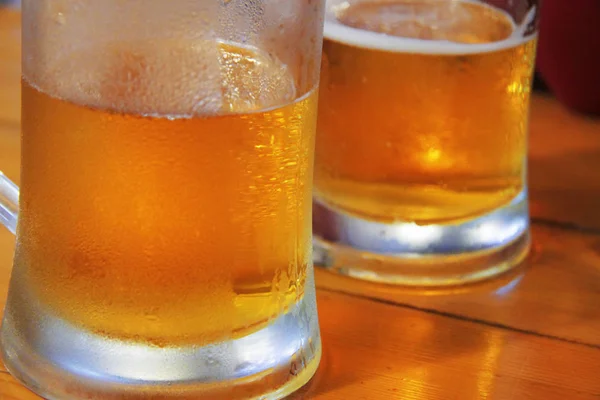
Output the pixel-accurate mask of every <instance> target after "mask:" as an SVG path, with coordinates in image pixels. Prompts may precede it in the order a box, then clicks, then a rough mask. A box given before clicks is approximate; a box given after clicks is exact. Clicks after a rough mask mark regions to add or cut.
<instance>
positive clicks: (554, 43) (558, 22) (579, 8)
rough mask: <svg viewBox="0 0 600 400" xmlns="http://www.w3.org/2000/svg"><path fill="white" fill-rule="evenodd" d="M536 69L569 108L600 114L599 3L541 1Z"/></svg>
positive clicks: (560, 0) (563, 0)
mask: <svg viewBox="0 0 600 400" xmlns="http://www.w3.org/2000/svg"><path fill="white" fill-rule="evenodd" d="M537 69H538V72H539V73H540V75H541V77H542V78H543V79H544V82H545V83H546V85H547V86H548V88H549V89H550V90H551V91H552V92H553V93H554V95H555V96H556V98H557V99H558V100H559V101H561V102H562V103H564V104H565V105H567V106H568V107H570V108H572V109H574V110H577V111H580V112H584V113H592V114H600V0H571V1H567V0H544V1H542V6H541V16H540V33H539V43H538V55H537Z"/></svg>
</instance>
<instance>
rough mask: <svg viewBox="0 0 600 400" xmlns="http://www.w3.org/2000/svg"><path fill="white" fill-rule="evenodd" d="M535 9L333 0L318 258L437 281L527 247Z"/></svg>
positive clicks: (367, 275) (389, 275) (509, 4)
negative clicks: (530, 108) (529, 109)
mask: <svg viewBox="0 0 600 400" xmlns="http://www.w3.org/2000/svg"><path fill="white" fill-rule="evenodd" d="M536 13H537V5H536V4H535V2H531V1H528V0H522V1H502V0H495V1H491V0H490V1H487V2H476V1H462V0H387V1H381V0H350V1H340V0H329V1H328V2H327V11H326V20H325V43H324V53H323V54H324V60H323V70H322V77H321V90H320V107H319V122H318V133H317V153H316V166H315V200H316V209H315V214H314V215H315V216H314V230H315V236H316V254H317V258H316V260H317V262H319V263H321V264H323V265H325V266H326V267H329V268H332V269H335V270H337V271H340V272H342V273H345V274H349V275H352V276H355V277H359V278H363V279H369V280H375V281H383V282H390V283H400V284H408V285H426V286H431V285H449V284H457V283H464V282H468V281H474V280H478V279H483V278H486V277H490V276H494V275H496V274H498V273H501V272H503V271H506V270H507V269H509V268H511V267H513V266H514V265H516V264H517V263H518V262H519V261H520V260H522V259H523V257H524V256H525V255H526V253H527V251H528V248H529V221H528V210H527V185H526V180H525V177H526V149H527V129H528V108H529V92H530V86H531V77H532V67H533V64H534V54H535V44H536V40H535V37H536V31H535V29H536V28H535V23H536Z"/></svg>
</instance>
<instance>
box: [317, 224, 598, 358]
mask: <svg viewBox="0 0 600 400" xmlns="http://www.w3.org/2000/svg"><path fill="white" fill-rule="evenodd" d="M533 237H534V250H533V253H532V255H531V256H530V257H529V258H528V259H527V260H526V262H525V263H524V265H523V267H522V268H520V269H519V270H517V271H516V272H515V273H513V274H509V275H507V276H504V277H501V278H500V279H496V280H491V281H487V282H484V283H481V284H475V285H468V286H464V287H456V288H451V289H445V290H420V289H406V288H401V287H395V286H391V285H379V284H371V283H364V282H360V281H357V280H354V279H350V278H346V277H343V276H338V275H334V274H331V273H329V272H326V271H322V270H320V271H319V272H318V273H317V276H316V279H317V286H318V287H320V288H324V289H329V290H335V291H340V292H345V293H356V294H360V295H361V296H365V297H372V298H377V299H384V300H387V301H391V302H394V303H397V304H403V305H407V306H410V307H415V308H419V309H426V310H435V311H437V312H441V313H449V314H453V315H458V316H461V317H467V318H471V319H474V320H478V321H482V322H484V323H489V324H501V325H506V326H509V327H511V328H514V329H519V330H524V331H531V332H536V333H538V334H541V335H547V336H550V337H556V338H559V339H561V340H566V341H573V342H581V343H587V344H591V345H597V346H599V347H600V308H599V307H598V305H600V254H599V249H600V236H597V235H590V234H584V233H577V232H570V231H566V230H562V229H557V228H550V227H545V226H541V225H536V226H534V229H533Z"/></svg>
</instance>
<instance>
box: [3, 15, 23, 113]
mask: <svg viewBox="0 0 600 400" xmlns="http://www.w3.org/2000/svg"><path fill="white" fill-rule="evenodd" d="M20 61H21V14H20V13H19V12H17V11H15V10H13V9H7V8H1V7H0V88H1V89H0V124H2V123H3V122H10V123H12V124H17V123H18V122H19V121H20V111H19V110H20V108H21V92H20V79H21V64H20Z"/></svg>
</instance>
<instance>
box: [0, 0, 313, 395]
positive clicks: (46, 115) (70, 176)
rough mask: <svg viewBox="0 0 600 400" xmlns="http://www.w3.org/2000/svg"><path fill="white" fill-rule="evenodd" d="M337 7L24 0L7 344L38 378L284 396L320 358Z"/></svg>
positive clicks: (7, 219)
mask: <svg viewBox="0 0 600 400" xmlns="http://www.w3.org/2000/svg"><path fill="white" fill-rule="evenodd" d="M323 13H324V1H321V0H317V1H306V0H227V1H226V0H211V1H198V0H195V1H185V0H182V1H176V2H172V1H165V0H144V1H142V0H130V1H120V0H106V1H93V0H85V1H76V2H75V1H66V0H25V1H24V2H23V65H22V67H23V76H22V165H21V171H22V173H21V191H20V194H19V191H18V189H17V187H16V186H14V185H13V184H12V183H10V181H8V179H7V178H6V177H4V176H3V175H2V176H0V178H1V179H0V201H1V203H2V204H1V206H0V221H2V223H3V224H4V225H5V226H6V227H7V228H8V229H9V230H11V231H12V232H16V235H17V246H16V254H15V259H14V268H13V272H12V277H11V282H10V289H9V295H8V301H7V305H6V310H5V314H4V321H3V325H2V331H1V348H2V353H3V358H4V362H5V364H6V366H7V367H8V369H9V370H10V371H11V372H12V373H13V374H14V375H15V376H16V377H17V378H18V379H20V380H21V381H22V382H24V383H25V384H26V385H27V386H28V387H30V388H31V389H32V390H33V391H35V392H37V393H38V394H40V395H41V396H43V397H46V398H49V399H63V398H68V399H84V398H85V399H88V398H93V399H95V400H101V399H138V398H161V399H197V398H210V399H221V398H222V399H238V398H244V399H246V398H261V399H277V398H281V397H284V396H285V395H287V394H289V393H291V392H293V391H294V390H296V389H297V388H299V387H300V386H301V385H303V384H304V383H305V382H306V381H308V379H309V378H310V377H311V376H312V375H313V373H314V372H315V370H316V368H317V365H318V362H319V358H320V353H321V344H320V338H319V327H318V322H317V314H316V305H315V291H314V278H313V267H312V254H311V240H312V236H311V190H312V162H313V153H314V134H315V128H316V114H317V109H316V107H317V86H318V81H319V66H320V57H321V42H322V29H323V28H322V26H323ZM19 196H20V198H19ZM19 200H20V201H19ZM17 203H19V210H18V224H17Z"/></svg>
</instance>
